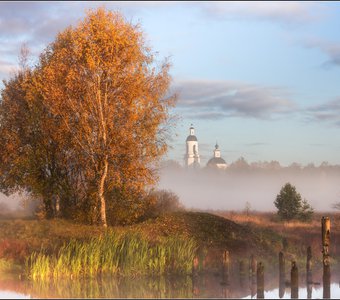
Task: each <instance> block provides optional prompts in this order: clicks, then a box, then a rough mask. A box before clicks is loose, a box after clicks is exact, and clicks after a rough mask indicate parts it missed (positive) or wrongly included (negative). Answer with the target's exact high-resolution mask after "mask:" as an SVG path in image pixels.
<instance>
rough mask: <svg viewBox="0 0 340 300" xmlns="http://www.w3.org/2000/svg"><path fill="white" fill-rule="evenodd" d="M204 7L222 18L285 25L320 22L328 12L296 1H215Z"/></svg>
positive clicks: (310, 4) (319, 4)
mask: <svg viewBox="0 0 340 300" xmlns="http://www.w3.org/2000/svg"><path fill="white" fill-rule="evenodd" d="M203 7H204V8H205V10H206V12H207V13H208V14H211V15H213V16H217V17H221V18H235V17H237V18H245V19H249V18H253V19H257V20H258V19H260V20H269V21H274V22H280V23H284V24H293V23H295V24H296V23H303V22H310V21H315V20H319V19H321V18H323V17H324V14H325V13H326V12H327V9H326V8H325V7H324V6H323V5H322V4H321V3H310V2H295V1H288V2H285V1H283V2H282V1H246V2H243V1H227V2H223V1H222V2H215V1H213V2H209V3H204V4H203Z"/></svg>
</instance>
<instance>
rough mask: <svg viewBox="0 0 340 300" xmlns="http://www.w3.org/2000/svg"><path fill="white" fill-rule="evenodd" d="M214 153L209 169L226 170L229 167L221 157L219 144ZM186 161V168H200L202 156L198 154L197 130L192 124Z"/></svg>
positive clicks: (187, 143) (208, 165) (187, 141)
mask: <svg viewBox="0 0 340 300" xmlns="http://www.w3.org/2000/svg"><path fill="white" fill-rule="evenodd" d="M213 152H214V156H213V157H212V158H211V159H210V160H209V161H208V163H207V167H209V168H217V169H225V168H226V167H227V163H226V162H225V160H224V159H223V158H222V157H221V151H220V149H219V147H218V144H217V142H216V145H215V149H214V151H213ZM184 160H185V166H186V167H194V168H197V167H199V166H200V156H199V154H198V140H197V137H196V136H195V129H194V127H193V125H192V124H191V126H190V128H189V135H188V137H187V139H186V154H185V156H184Z"/></svg>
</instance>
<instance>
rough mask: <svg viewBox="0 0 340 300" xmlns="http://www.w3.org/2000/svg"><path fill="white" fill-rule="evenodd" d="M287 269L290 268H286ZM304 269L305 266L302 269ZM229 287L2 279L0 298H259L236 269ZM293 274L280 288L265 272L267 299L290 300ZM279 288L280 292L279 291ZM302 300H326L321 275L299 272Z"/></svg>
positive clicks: (190, 280) (215, 279) (335, 280)
mask: <svg viewBox="0 0 340 300" xmlns="http://www.w3.org/2000/svg"><path fill="white" fill-rule="evenodd" d="M286 268H287V267H286ZM301 269H302V266H301ZM338 270H340V268H339V266H335V265H334V266H333V267H332V275H331V284H330V295H331V298H333V299H339V298H340V285H339V279H340V276H339V272H338ZM230 275H231V276H230V279H229V284H228V285H225V284H223V279H222V277H221V275H220V274H218V273H212V274H205V275H198V276H195V277H192V276H176V277H174V276H163V277H159V276H158V277H143V278H116V277H115V278H107V277H106V278H97V279H86V280H85V279H83V280H79V279H78V280H75V279H73V280H70V279H68V280H58V281H50V282H33V281H28V280H18V279H15V278H13V277H12V278H10V277H8V278H2V279H0V298H7V299H8V298H16V299H18V298H21V299H24V298H238V299H251V298H253V299H254V298H257V285H256V278H254V277H249V276H248V274H244V273H242V274H241V273H239V272H238V270H237V268H233V270H232V272H231V274H230ZM289 279H290V270H289V268H287V270H286V282H285V284H284V285H283V286H282V285H281V286H280V285H279V274H278V272H277V268H276V267H275V268H273V270H269V268H266V271H265V284H264V298H265V299H278V298H282V299H290V298H291V287H290V283H289ZM279 287H280V289H279ZM298 297H299V298H300V299H306V298H312V299H317V298H319V299H322V298H323V284H322V271H321V270H320V269H319V270H315V271H314V272H313V284H309V285H308V286H307V284H306V276H305V272H304V271H303V270H299V289H298Z"/></svg>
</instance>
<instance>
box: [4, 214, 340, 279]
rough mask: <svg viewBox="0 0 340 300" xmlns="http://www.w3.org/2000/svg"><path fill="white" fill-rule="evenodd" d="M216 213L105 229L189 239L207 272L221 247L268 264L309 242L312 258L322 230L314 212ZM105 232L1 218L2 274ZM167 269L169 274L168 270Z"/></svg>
mask: <svg viewBox="0 0 340 300" xmlns="http://www.w3.org/2000/svg"><path fill="white" fill-rule="evenodd" d="M216 214H217V212H214V213H205V212H176V213H169V214H164V215H162V216H160V217H158V218H155V219H149V220H147V221H145V222H143V223H140V224H135V225H132V226H125V227H114V228H109V229H108V230H109V231H110V232H111V233H112V234H114V235H122V236H136V235H138V239H139V240H140V241H142V243H144V241H145V242H146V243H147V245H150V247H151V246H152V247H154V246H155V245H161V244H162V243H163V244H162V245H165V244H166V243H167V240H170V239H178V240H181V241H189V240H192V241H193V242H194V243H195V245H196V246H197V247H196V248H195V249H196V250H195V253H194V254H195V256H197V257H198V259H199V262H198V264H199V268H200V270H207V271H208V270H211V271H214V270H215V271H216V270H218V269H219V268H220V265H221V254H222V251H223V250H228V251H229V252H230V256H231V259H232V260H233V261H241V260H248V259H249V257H250V255H254V256H255V257H256V258H257V260H258V261H259V260H265V261H267V262H268V261H269V263H270V262H271V261H272V263H276V260H277V255H278V252H279V251H282V250H283V251H285V253H286V257H287V259H294V260H297V261H301V263H302V262H303V261H304V257H305V252H304V251H305V249H306V247H307V246H308V245H311V246H312V247H313V252H314V253H315V256H316V255H318V254H319V253H318V252H319V251H320V249H321V248H320V247H321V245H320V230H321V229H320V224H317V219H318V217H319V216H317V215H316V216H315V217H314V218H315V219H314V220H313V221H312V223H310V224H308V223H303V224H302V223H301V224H300V225H299V224H297V223H290V225H289V224H285V223H282V222H278V221H277V220H275V218H274V214H262V215H261V214H252V215H247V218H245V217H244V216H243V217H242V214H236V213H233V214H230V213H221V212H220V213H219V214H220V215H216ZM332 219H334V220H336V221H334V222H332V225H333V227H332V241H334V242H333V243H332V244H333V245H332V248H331V250H332V251H333V253H337V252H336V251H338V250H339V249H337V248H336V241H337V240H338V239H339V238H340V236H338V234H337V228H338V227H340V222H338V220H339V219H338V217H336V216H333V217H332ZM292 224H294V225H292ZM108 230H106V229H104V228H102V227H99V226H87V225H80V224H75V223H72V222H70V221H66V220H60V219H55V220H27V219H26V220H24V219H14V220H0V272H1V273H5V272H8V270H9V269H11V268H9V264H11V265H12V269H14V270H15V271H16V272H18V270H20V272H21V273H25V263H26V262H27V258H28V257H30V256H31V255H32V253H34V252H36V253H42V252H41V251H43V253H44V254H45V255H46V256H50V257H52V256H53V255H54V256H56V255H58V252H59V250H60V249H61V247H63V245H68V244H69V243H70V241H71V240H72V241H76V242H77V243H88V242H89V241H91V239H96V238H98V237H102V236H104V235H105V234H106V233H107V232H108ZM339 232H340V230H339ZM148 247H149V246H148ZM176 247H177V246H176ZM178 247H179V246H178ZM174 249H175V248H174ZM164 251H168V250H164ZM169 251H170V250H169ZM176 251H177V250H176ZM170 252H171V251H170ZM185 257H191V256H190V255H188V256H185ZM164 263H165V264H166V263H167V262H166V261H165V262H164ZM188 263H190V264H191V262H188ZM13 267H14V268H13ZM166 268H167V266H166ZM150 270H151V269H150ZM168 270H169V271H170V272H171V268H168ZM136 274H138V272H136Z"/></svg>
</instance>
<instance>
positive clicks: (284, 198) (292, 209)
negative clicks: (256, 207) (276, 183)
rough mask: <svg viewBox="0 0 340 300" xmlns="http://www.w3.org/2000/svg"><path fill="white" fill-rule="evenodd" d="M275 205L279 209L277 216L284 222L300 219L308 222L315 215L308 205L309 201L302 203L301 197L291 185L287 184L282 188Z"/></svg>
mask: <svg viewBox="0 0 340 300" xmlns="http://www.w3.org/2000/svg"><path fill="white" fill-rule="evenodd" d="M274 204H275V206H276V207H277V209H278V212H277V214H278V215H279V216H280V218H281V219H283V220H292V219H300V220H302V221H308V220H310V219H311V217H312V214H313V208H312V207H311V206H310V205H309V204H308V203H307V200H305V199H304V200H303V201H302V199H301V195H300V194H299V193H298V192H297V191H296V188H295V186H293V185H291V184H290V183H286V184H285V185H284V186H283V187H282V188H281V190H280V193H279V194H278V195H277V196H276V200H275V201H274Z"/></svg>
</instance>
